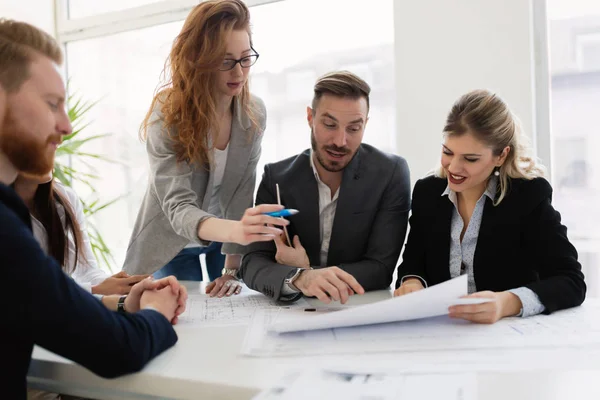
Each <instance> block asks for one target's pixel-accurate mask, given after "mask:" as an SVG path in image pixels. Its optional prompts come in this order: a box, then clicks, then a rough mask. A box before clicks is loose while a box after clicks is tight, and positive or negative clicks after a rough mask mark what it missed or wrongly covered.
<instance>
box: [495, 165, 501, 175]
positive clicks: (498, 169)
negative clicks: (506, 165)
mask: <svg viewBox="0 0 600 400" xmlns="http://www.w3.org/2000/svg"><path fill="white" fill-rule="evenodd" d="M494 175H495V176H500V167H496V169H495V170H494Z"/></svg>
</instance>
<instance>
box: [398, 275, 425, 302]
mask: <svg viewBox="0 0 600 400" xmlns="http://www.w3.org/2000/svg"><path fill="white" fill-rule="evenodd" d="M422 289H425V288H424V287H423V283H422V282H421V280H420V279H417V278H409V279H406V280H405V281H404V282H402V285H400V287H399V288H398V289H396V290H395V291H394V297H397V296H404V295H405V294H409V293H412V292H416V291H417V290H422Z"/></svg>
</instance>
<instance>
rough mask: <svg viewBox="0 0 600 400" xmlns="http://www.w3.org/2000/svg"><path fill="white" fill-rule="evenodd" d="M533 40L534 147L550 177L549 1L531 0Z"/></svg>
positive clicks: (551, 166) (551, 147) (551, 175)
mask: <svg viewBox="0 0 600 400" xmlns="http://www.w3.org/2000/svg"><path fill="white" fill-rule="evenodd" d="M531 6H532V15H533V21H532V28H533V32H532V35H531V36H532V40H533V46H532V48H533V55H532V57H533V59H534V66H535V67H534V71H532V72H533V74H534V85H535V88H534V104H535V107H534V113H535V117H534V124H535V125H534V127H533V145H534V147H535V151H536V154H537V157H538V158H539V159H541V160H542V161H543V163H544V165H545V166H546V168H547V177H548V179H550V180H551V179H552V177H553V176H554V174H553V171H552V169H553V146H552V124H551V122H550V121H551V107H550V104H551V103H550V90H551V87H550V53H549V40H548V13H547V3H546V0H531Z"/></svg>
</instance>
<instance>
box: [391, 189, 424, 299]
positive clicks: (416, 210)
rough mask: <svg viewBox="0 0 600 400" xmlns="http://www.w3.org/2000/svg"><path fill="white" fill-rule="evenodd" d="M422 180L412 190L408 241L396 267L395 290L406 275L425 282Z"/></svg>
mask: <svg viewBox="0 0 600 400" xmlns="http://www.w3.org/2000/svg"><path fill="white" fill-rule="evenodd" d="M426 184H427V183H426V182H425V181H423V180H418V181H417V183H416V184H415V188H414V189H413V195H412V205H411V215H410V219H409V225H410V229H409V231H408V239H407V240H406V245H405V246H404V253H402V262H401V263H400V265H399V266H398V279H397V281H396V288H398V287H400V284H401V282H402V278H403V277H405V276H408V275H416V276H419V277H421V278H423V279H424V280H425V282H427V273H426V272H425V252H426V243H427V226H425V224H426V221H425V209H426V207H427V205H426V204H423V201H426V200H427V193H425V185H426Z"/></svg>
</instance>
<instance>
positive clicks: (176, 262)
mask: <svg viewBox="0 0 600 400" xmlns="http://www.w3.org/2000/svg"><path fill="white" fill-rule="evenodd" d="M221 245H222V243H218V242H212V243H211V244H210V246H208V247H188V248H185V249H183V250H181V251H180V252H179V254H177V255H176V256H175V258H173V259H172V260H171V261H169V262H168V263H167V265H165V266H164V267H162V268H161V269H159V270H158V271H156V272H155V273H154V274H153V276H154V278H156V279H159V278H164V277H165V276H169V275H174V276H175V277H176V278H177V279H179V280H184V281H201V280H202V268H201V266H200V254H205V255H206V270H207V271H208V278H209V279H210V280H211V281H213V280H215V279H217V278H218V277H220V276H221V270H222V269H223V266H224V265H225V255H224V254H221Z"/></svg>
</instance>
